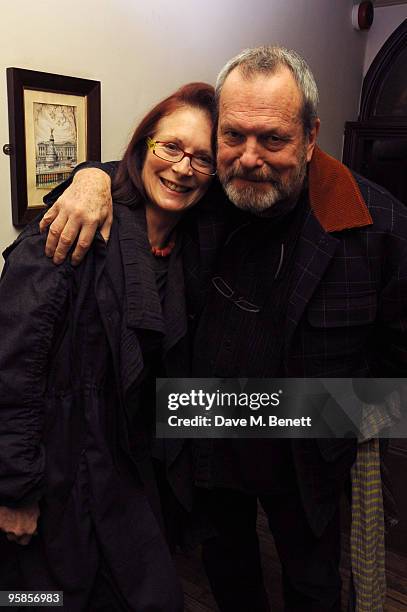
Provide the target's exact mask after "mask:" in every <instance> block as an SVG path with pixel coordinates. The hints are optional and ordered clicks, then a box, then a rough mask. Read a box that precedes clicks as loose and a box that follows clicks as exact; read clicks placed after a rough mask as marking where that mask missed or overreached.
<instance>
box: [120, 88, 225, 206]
mask: <svg viewBox="0 0 407 612" xmlns="http://www.w3.org/2000/svg"><path fill="white" fill-rule="evenodd" d="M183 107H191V108H197V109H200V110H202V111H204V112H206V113H207V115H208V117H209V118H210V120H211V122H212V125H213V126H214V125H215V120H216V104H215V90H214V88H213V87H212V85H208V84H207V83H188V84H187V85H183V86H182V87H180V88H179V89H177V91H175V92H174V93H173V94H172V95H171V96H168V97H167V98H165V100H162V101H161V102H159V103H158V104H156V106H154V108H152V109H151V110H150V112H148V113H147V115H146V116H145V117H144V119H142V120H141V122H140V123H139V125H138V126H137V128H136V130H135V132H134V134H133V136H132V138H131V140H130V142H129V144H128V146H127V149H126V152H125V154H124V156H123V159H122V160H121V162H120V164H119V167H118V170H117V172H116V175H115V177H114V179H113V187H112V194H113V200H114V201H115V202H120V203H122V204H128V205H130V204H136V203H138V202H140V201H141V200H142V199H143V198H144V197H145V192H144V187H143V182H142V179H141V171H142V169H143V164H144V160H145V157H146V153H147V144H146V140H147V138H148V137H149V136H153V135H154V132H155V129H156V127H157V124H158V122H159V121H160V119H162V118H163V117H166V116H168V115H171V113H173V112H174V111H176V110H178V109H180V108H183ZM214 138H215V134H214V130H213V134H212V147H213V146H214Z"/></svg>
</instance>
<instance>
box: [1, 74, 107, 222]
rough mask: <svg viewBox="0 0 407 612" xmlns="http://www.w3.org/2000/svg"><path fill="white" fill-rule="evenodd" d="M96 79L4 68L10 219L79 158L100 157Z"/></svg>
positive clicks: (18, 217) (22, 215) (38, 201)
mask: <svg viewBox="0 0 407 612" xmlns="http://www.w3.org/2000/svg"><path fill="white" fill-rule="evenodd" d="M100 91H101V84H100V81H93V80H88V79H81V78H77V77H72V76H63V75H59V74H51V73H47V72H37V71H35V70H26V69H24V68H7V94H8V114H9V134H10V143H9V147H8V154H9V155H10V174H11V201H12V220H13V225H15V226H16V227H21V226H23V225H26V224H27V223H29V222H30V221H32V220H33V219H34V218H35V217H36V216H37V215H38V214H39V213H40V212H41V210H42V209H43V208H45V205H44V204H43V202H42V198H43V197H44V196H45V195H46V194H47V193H48V192H49V191H50V190H51V189H52V188H53V187H55V186H56V185H57V184H59V183H60V182H61V181H63V180H65V178H67V177H68V176H69V174H70V173H71V171H72V169H73V168H74V166H75V165H77V164H78V163H80V162H82V161H86V160H94V161H100V132H101V121H100Z"/></svg>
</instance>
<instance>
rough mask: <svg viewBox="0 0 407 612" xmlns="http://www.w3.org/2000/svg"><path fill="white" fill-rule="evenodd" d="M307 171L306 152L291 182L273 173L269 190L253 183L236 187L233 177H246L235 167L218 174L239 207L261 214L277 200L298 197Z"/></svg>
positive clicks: (229, 195)
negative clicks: (260, 188)
mask: <svg viewBox="0 0 407 612" xmlns="http://www.w3.org/2000/svg"><path fill="white" fill-rule="evenodd" d="M306 171H307V161H306V156H305V152H304V155H301V159H300V160H299V165H298V168H297V170H296V173H295V174H294V176H293V177H291V178H290V180H289V182H288V183H287V184H284V183H282V182H281V181H280V180H279V179H278V178H277V177H276V178H274V176H275V174H274V173H273V178H271V177H270V186H269V188H268V189H267V191H264V190H258V189H256V187H254V186H252V185H248V186H247V187H243V188H242V187H240V188H237V187H235V186H234V185H233V184H232V180H231V179H233V178H234V177H235V176H240V177H241V178H244V175H243V174H241V173H237V174H236V171H235V170H234V169H232V170H230V171H229V172H226V173H225V174H223V173H222V171H220V172H219V170H218V176H219V179H220V182H221V183H222V187H223V189H224V191H225V193H226V195H227V196H228V198H229V200H230V201H231V202H232V203H233V204H234V205H235V206H236V207H237V208H240V209H241V210H246V211H248V212H251V213H255V214H259V213H262V212H264V211H266V210H268V209H269V208H271V207H272V206H274V204H277V202H281V201H283V200H292V199H293V198H297V197H298V195H299V194H300V192H301V189H302V186H303V184H304V179H305V175H306ZM264 180H267V177H264ZM272 183H274V184H272Z"/></svg>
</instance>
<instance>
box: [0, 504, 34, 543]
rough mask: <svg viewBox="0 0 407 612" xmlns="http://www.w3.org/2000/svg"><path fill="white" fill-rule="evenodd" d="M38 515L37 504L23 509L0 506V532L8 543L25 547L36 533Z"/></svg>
mask: <svg viewBox="0 0 407 612" xmlns="http://www.w3.org/2000/svg"><path fill="white" fill-rule="evenodd" d="M39 515H40V509H39V507H38V504H32V505H31V506H25V507H24V508H9V507H7V506H0V530H1V531H4V533H5V534H6V536H7V539H8V540H9V541H10V542H17V544H21V545H23V546H25V545H26V544H28V543H29V542H30V540H31V538H32V536H33V535H36V533H37V521H38V517H39Z"/></svg>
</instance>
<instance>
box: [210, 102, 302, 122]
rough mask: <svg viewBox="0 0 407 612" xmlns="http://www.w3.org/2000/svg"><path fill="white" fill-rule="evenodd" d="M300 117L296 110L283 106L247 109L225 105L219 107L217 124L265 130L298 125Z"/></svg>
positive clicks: (234, 105)
mask: <svg viewBox="0 0 407 612" xmlns="http://www.w3.org/2000/svg"><path fill="white" fill-rule="evenodd" d="M300 121H301V117H300V113H299V112H298V109H297V110H296V111H294V110H293V109H289V108H287V107H284V106H281V105H279V106H270V105H266V104H264V105H260V106H251V107H250V108H248V107H247V106H246V105H239V104H234V103H233V102H231V104H225V105H223V106H222V105H221V107H220V113H219V122H220V124H221V125H223V124H227V125H228V124H232V123H236V124H238V125H240V124H242V125H243V124H245V125H259V126H260V125H261V126H263V127H264V128H265V129H267V126H268V125H269V126H270V127H278V125H279V124H280V123H281V124H282V125H285V124H292V123H300Z"/></svg>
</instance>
